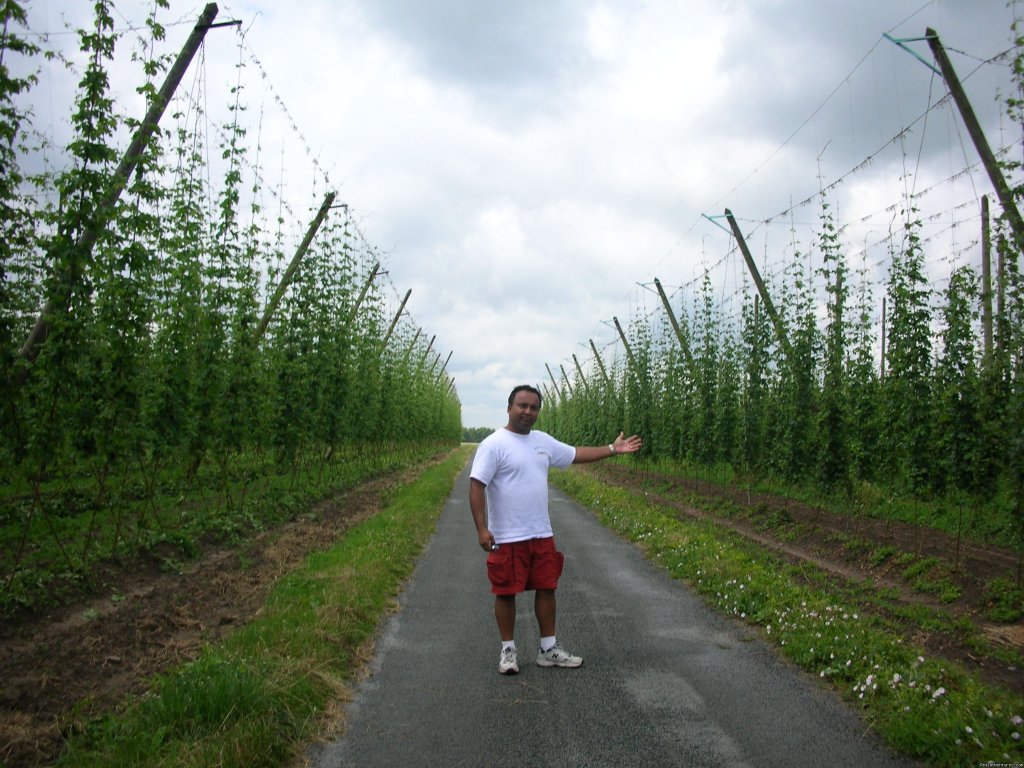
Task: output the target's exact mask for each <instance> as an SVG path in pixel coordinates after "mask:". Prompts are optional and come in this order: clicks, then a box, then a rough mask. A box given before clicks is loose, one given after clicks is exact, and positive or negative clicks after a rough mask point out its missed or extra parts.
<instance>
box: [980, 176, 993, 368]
mask: <svg viewBox="0 0 1024 768" xmlns="http://www.w3.org/2000/svg"><path fill="white" fill-rule="evenodd" d="M988 227H989V220H988V195H982V196H981V327H982V331H983V333H984V339H985V356H984V360H985V364H986V365H988V363H989V362H990V361H991V360H992V240H991V236H990V234H989V229H988Z"/></svg>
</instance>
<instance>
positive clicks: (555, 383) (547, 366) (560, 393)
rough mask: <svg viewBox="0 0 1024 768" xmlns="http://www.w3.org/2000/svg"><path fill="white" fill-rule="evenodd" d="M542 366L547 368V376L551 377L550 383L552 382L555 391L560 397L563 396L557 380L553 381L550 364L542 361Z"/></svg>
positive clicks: (553, 375)
mask: <svg viewBox="0 0 1024 768" xmlns="http://www.w3.org/2000/svg"><path fill="white" fill-rule="evenodd" d="M544 367H545V368H547V369H548V376H550V377H551V384H552V386H554V388H555V392H557V393H558V394H559V396H560V397H564V395H563V394H562V391H561V390H560V389H559V388H558V382H557V381H555V374H553V373H552V372H551V366H550V365H548V364H547V363H544Z"/></svg>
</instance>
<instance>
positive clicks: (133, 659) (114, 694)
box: [0, 468, 422, 768]
mask: <svg viewBox="0 0 1024 768" xmlns="http://www.w3.org/2000/svg"><path fill="white" fill-rule="evenodd" d="M420 469H422V468H420ZM418 471H419V470H414V472H418ZM407 476H411V475H409V474H408V473H406V474H400V473H395V474H391V475H387V476H384V477H381V478H378V479H376V480H373V481H371V482H368V483H365V484H363V485H361V486H359V487H357V488H355V489H350V490H348V491H346V492H344V493H341V494H339V495H337V496H334V497H331V498H328V499H325V500H324V501H322V502H320V503H318V504H316V505H315V506H314V507H313V508H312V509H311V514H309V515H305V516H303V517H301V518H300V519H297V520H295V521H292V522H291V523H288V524H287V525H285V526H283V527H281V528H279V529H277V530H274V531H272V532H267V533H265V534H263V535H261V536H259V537H258V538H256V539H254V540H252V541H250V542H248V543H247V544H245V545H243V546H240V547H216V548H211V549H209V551H207V552H205V553H203V554H202V555H201V556H200V557H198V558H196V559H195V560H194V561H193V562H192V563H191V565H190V567H188V568H187V569H186V571H185V572H183V573H169V572H167V571H166V570H165V569H162V568H161V563H160V562H159V561H158V560H156V559H155V558H154V559H153V560H152V561H150V562H148V563H144V564H139V565H136V566H135V567H133V568H131V569H118V568H115V567H113V566H108V567H106V568H105V569H104V572H103V573H102V574H99V575H98V576H97V578H96V582H97V583H101V584H103V588H102V593H101V594H97V595H94V596H92V597H91V598H89V599H88V600H83V601H82V602H79V603H76V604H74V605H67V606H64V607H62V608H60V609H58V610H53V611H47V612H45V613H40V614H37V615H33V616H28V617H22V618H19V619H15V620H11V621H7V622H3V623H0V681H3V682H2V683H0V765H6V766H8V768H15V767H16V766H38V765H46V764H49V763H51V762H52V761H53V760H54V759H55V758H56V756H57V755H59V754H60V752H61V750H62V747H63V743H64V739H65V738H66V736H67V735H68V734H70V733H72V732H74V731H75V730H77V729H79V728H81V726H82V725H83V724H84V723H85V722H86V721H87V720H88V719H89V718H91V717H95V716H96V715H98V714H100V713H103V712H106V711H110V710H111V709H112V708H113V707H114V706H115V705H116V704H117V703H118V702H119V701H120V700H121V699H122V698H123V697H124V696H125V695H127V694H132V693H136V694H138V693H142V692H144V691H145V689H146V684H147V681H148V680H149V679H150V678H151V677H152V676H153V675H155V674H158V673H160V672H163V671H166V670H168V669H169V668H171V667H172V666H174V665H176V664H180V663H182V662H185V661H188V660H191V659H195V658H196V657H198V655H199V652H200V650H201V648H202V647H203V646H204V645H205V644H207V643H209V642H211V641H214V640H216V639H217V638H219V637H221V636H222V635H224V634H225V633H226V632H229V631H231V630H232V629H233V628H235V627H238V626H241V625H243V624H245V623H246V622H248V621H250V620H251V619H252V618H253V617H254V616H255V615H256V613H257V611H258V610H259V609H260V607H261V606H262V605H263V603H264V601H265V599H266V597H267V595H268V593H269V591H270V588H271V587H272V586H273V584H274V582H275V581H276V580H277V578H278V577H279V576H281V575H282V574H285V573H287V572H288V571H289V570H292V569H294V568H295V567H297V566H298V565H299V564H300V563H301V562H302V561H303V560H304V559H305V557H306V556H307V555H308V554H310V553H311V552H314V551H317V550H322V549H326V548H328V547H329V546H330V545H331V544H332V543H333V542H334V541H335V540H336V539H337V538H338V537H339V536H341V535H342V534H343V533H344V531H345V530H347V529H348V528H350V527H351V526H353V525H355V524H356V523H358V522H360V521H362V520H365V519H366V518H367V517H369V516H370V515H372V514H373V513H374V512H376V511H377V510H379V509H380V507H381V502H382V499H384V497H385V496H386V494H387V492H388V490H389V489H391V488H393V487H395V486H397V485H399V484H401V483H402V482H403V481H404V480H405V478H406V477H407Z"/></svg>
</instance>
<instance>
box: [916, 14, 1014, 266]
mask: <svg viewBox="0 0 1024 768" xmlns="http://www.w3.org/2000/svg"><path fill="white" fill-rule="evenodd" d="M925 37H926V38H927V39H928V46H929V47H930V48H931V49H932V54H933V55H934V56H935V61H936V63H937V64H938V65H939V69H940V70H941V71H942V79H943V80H945V81H946V87H947V88H949V93H950V95H951V96H952V97H953V101H954V103H955V104H956V106H957V109H959V110H960V116H961V117H962V118H963V121H964V125H965V126H966V127H967V133H969V134H970V136H971V140H972V141H973V142H974V148H975V149H976V150H977V151H978V154H979V155H980V156H981V162H982V164H983V165H984V166H985V170H986V171H987V172H988V178H989V180H990V181H991V182H992V186H993V187H995V190H996V195H998V196H999V202H1000V204H1001V205H1002V206H1003V214H1004V215H1005V216H1006V219H1007V221H1008V222H1009V224H1010V229H1012V230H1013V236H1014V240H1015V241H1016V244H1017V247H1016V249H1015V250H1016V251H1017V252H1020V251H1021V250H1022V249H1024V220H1022V219H1021V217H1020V211H1018V210H1017V204H1016V202H1015V201H1014V199H1013V193H1012V192H1011V191H1010V187H1009V185H1008V184H1007V183H1006V179H1005V178H1003V174H1002V171H1001V170H1000V168H999V163H998V161H997V160H996V157H995V155H994V154H993V153H992V148H991V147H989V145H988V140H987V139H986V138H985V132H984V131H982V130H981V123H979V122H978V118H977V116H976V115H975V114H974V108H973V107H972V106H971V102H970V101H969V100H968V99H967V93H966V92H965V91H964V88H963V86H962V85H961V84H960V78H958V77H957V74H956V70H955V69H953V63H952V62H951V61H950V60H949V57H948V56H947V55H946V49H945V48H943V47H942V42H941V41H940V40H939V35H938V33H937V32H936V31H935V30H934V29H932V28H931V27H928V28H926V29H925Z"/></svg>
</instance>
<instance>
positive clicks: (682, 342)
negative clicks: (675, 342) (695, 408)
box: [654, 278, 697, 379]
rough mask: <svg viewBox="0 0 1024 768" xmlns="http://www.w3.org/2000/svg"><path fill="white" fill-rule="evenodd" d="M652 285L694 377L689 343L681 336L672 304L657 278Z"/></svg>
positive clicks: (681, 332)
mask: <svg viewBox="0 0 1024 768" xmlns="http://www.w3.org/2000/svg"><path fill="white" fill-rule="evenodd" d="M654 286H655V287H656V288H657V289H658V295H659V296H660V297H661V303H662V306H664V307H665V314H667V315H668V320H669V322H670V323H672V330H674V331H675V332H676V338H677V339H679V346H680V347H681V348H682V350H683V358H684V359H685V360H686V367H687V369H689V371H690V377H691V378H693V379H696V378H697V376H696V370H695V368H694V365H693V355H692V354H690V345H689V344H688V343H687V341H686V337H685V336H683V331H682V329H680V327H679V323H678V321H677V320H676V313H675V312H673V311H672V305H671V304H670V303H669V301H668V296H666V295H665V289H664V288H662V287H661V281H660V280H659V279H658V278H654Z"/></svg>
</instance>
